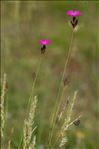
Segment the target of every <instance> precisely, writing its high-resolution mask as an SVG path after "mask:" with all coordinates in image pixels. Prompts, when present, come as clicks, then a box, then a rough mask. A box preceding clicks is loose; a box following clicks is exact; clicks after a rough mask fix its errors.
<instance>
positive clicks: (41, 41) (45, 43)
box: [40, 39, 49, 45]
mask: <svg viewBox="0 0 99 149" xmlns="http://www.w3.org/2000/svg"><path fill="white" fill-rule="evenodd" d="M40 44H41V45H48V44H49V40H47V39H42V40H40Z"/></svg>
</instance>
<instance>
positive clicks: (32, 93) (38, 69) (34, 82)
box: [28, 57, 42, 106]
mask: <svg viewBox="0 0 99 149" xmlns="http://www.w3.org/2000/svg"><path fill="white" fill-rule="evenodd" d="M41 63H42V57H40V60H39V64H38V67H37V72H36V76H35V78H34V81H33V84H32V90H31V95H30V97H29V102H28V106H29V105H30V103H31V99H32V97H33V95H34V87H35V84H36V80H37V77H38V74H39V71H40V66H41Z"/></svg>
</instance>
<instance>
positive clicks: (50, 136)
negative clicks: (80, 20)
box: [48, 30, 74, 147]
mask: <svg viewBox="0 0 99 149" xmlns="http://www.w3.org/2000/svg"><path fill="white" fill-rule="evenodd" d="M73 38H74V30H73V31H72V36H71V42H70V46H69V50H68V55H67V57H66V61H65V66H64V70H63V74H62V78H61V81H60V86H59V91H58V94H57V97H56V103H55V114H54V115H53V116H52V121H51V125H53V126H52V130H51V133H50V134H49V143H48V144H49V145H48V146H49V147H50V145H51V141H52V136H53V132H54V127H55V122H56V118H57V114H58V111H59V107H60V105H61V102H62V98H61V96H62V94H63V89H64V87H63V88H62V91H61V87H62V84H63V79H64V76H65V71H66V69H67V65H68V63H69V59H70V56H71V51H72V43H73ZM60 94H61V95H60ZM59 97H60V99H61V100H60V101H59ZM58 101H59V103H58Z"/></svg>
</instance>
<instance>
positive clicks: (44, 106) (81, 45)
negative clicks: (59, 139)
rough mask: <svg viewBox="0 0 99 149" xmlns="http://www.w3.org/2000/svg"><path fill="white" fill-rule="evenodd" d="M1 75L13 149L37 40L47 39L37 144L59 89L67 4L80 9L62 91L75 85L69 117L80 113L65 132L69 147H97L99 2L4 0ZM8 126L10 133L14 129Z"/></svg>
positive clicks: (43, 136)
mask: <svg viewBox="0 0 99 149" xmlns="http://www.w3.org/2000/svg"><path fill="white" fill-rule="evenodd" d="M1 4H2V5H1V36H2V39H1V62H2V74H1V75H3V73H5V72H6V73H7V83H8V87H7V93H6V99H5V105H6V110H7V122H6V129H5V146H6V145H7V143H8V140H9V138H11V140H12V143H11V144H12V149H16V148H17V147H18V144H19V142H20V139H21V136H22V129H23V123H24V118H25V115H26V111H27V103H28V99H29V96H30V92H31V87H32V81H33V79H34V72H36V70H37V67H38V62H39V59H40V57H41V56H42V55H41V54H40V44H39V40H40V39H49V40H51V44H50V45H48V46H47V50H46V53H45V55H44V58H43V62H42V65H41V68H40V72H39V76H38V79H37V82H36V88H35V95H37V96H38V100H39V101H38V108H37V114H36V120H35V121H36V125H37V126H38V128H37V134H36V135H37V142H38V144H39V145H38V149H43V147H44V143H45V142H46V140H47V136H48V129H49V121H50V116H51V112H52V109H53V105H54V103H55V99H56V95H57V92H58V87H59V82H60V78H61V75H62V71H63V68H64V63H65V59H66V54H67V52H68V47H69V43H70V39H71V32H72V28H71V25H70V23H69V21H70V19H71V18H70V17H69V16H67V11H68V10H69V9H78V10H80V11H81V15H80V17H79V24H78V27H77V30H76V32H75V37H74V42H73V46H72V53H71V59H70V62H69V65H68V69H67V72H66V76H68V78H69V80H70V83H69V85H68V88H67V90H66V94H65V95H64V96H66V97H68V96H72V95H73V93H74V91H75V90H78V94H79V95H78V98H77V101H76V103H75V108H74V116H73V119H74V118H75V117H76V116H78V115H80V114H83V117H82V119H81V124H80V126H79V127H75V126H72V127H71V128H70V129H69V131H68V133H67V137H68V142H67V144H66V148H68V149H98V148H99V122H98V120H99V119H98V118H99V42H98V39H99V2H98V1H2V2H1ZM12 129H14V132H13V134H12Z"/></svg>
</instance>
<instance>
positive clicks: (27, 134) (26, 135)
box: [23, 96, 37, 149]
mask: <svg viewBox="0 0 99 149" xmlns="http://www.w3.org/2000/svg"><path fill="white" fill-rule="evenodd" d="M36 106H37V96H34V99H33V101H32V102H31V106H30V111H29V115H28V117H27V119H25V121H24V129H23V149H28V148H29V149H31V147H32V149H34V148H35V144H36V138H35V136H34V138H33V140H32V136H33V133H34V131H35V129H36V127H34V128H33V125H34V118H35V111H36Z"/></svg>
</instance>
